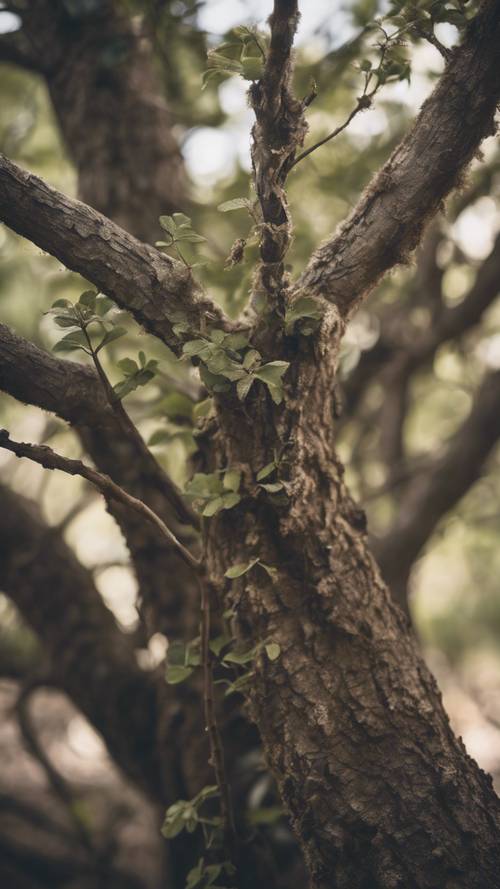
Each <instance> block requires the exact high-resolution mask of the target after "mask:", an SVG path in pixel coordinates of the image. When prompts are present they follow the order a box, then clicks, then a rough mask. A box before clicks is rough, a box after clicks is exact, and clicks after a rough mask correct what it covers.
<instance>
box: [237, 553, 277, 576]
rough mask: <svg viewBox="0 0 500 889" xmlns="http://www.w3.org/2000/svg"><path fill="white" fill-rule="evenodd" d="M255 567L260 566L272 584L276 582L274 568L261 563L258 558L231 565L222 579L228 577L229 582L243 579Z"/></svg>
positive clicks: (275, 569)
mask: <svg viewBox="0 0 500 889" xmlns="http://www.w3.org/2000/svg"><path fill="white" fill-rule="evenodd" d="M255 565H260V567H261V568H263V569H264V571H265V572H266V574H268V575H269V577H270V578H271V580H272V581H273V582H274V581H276V580H277V578H278V569H277V568H274V567H273V566H272V565H266V563H265V562H262V561H261V560H260V559H259V557H258V556H257V557H256V558H254V559H250V560H249V561H248V562H239V563H238V564H237V565H231V567H230V568H228V569H227V571H226V572H225V574H224V577H228V578H229V580H236V578H238V577H243V575H244V574H247V572H248V571H251V569H252V568H254V567H255Z"/></svg>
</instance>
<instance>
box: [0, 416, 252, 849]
mask: <svg viewBox="0 0 500 889" xmlns="http://www.w3.org/2000/svg"><path fill="white" fill-rule="evenodd" d="M0 447H1V448H4V449H5V450H7V451H11V452H12V453H13V454H15V455H16V457H27V458H28V459H30V460H33V462H35V463H39V464H40V466H44V467H45V468H46V469H60V470H61V471H62V472H66V473H67V474H68V475H78V476H81V478H84V479H86V480H87V481H89V482H90V483H91V484H92V485H94V486H95V487H96V488H98V489H99V490H100V491H101V493H102V494H104V495H105V496H107V497H111V498H112V499H114V500H117V501H118V502H120V503H123V504H124V505H125V506H127V507H128V508H130V509H133V510H135V512H137V513H139V514H140V515H142V516H143V517H144V518H146V519H147V520H148V521H149V522H152V523H153V524H154V525H156V527H157V528H159V529H160V531H161V533H162V534H163V536H164V537H165V538H166V539H167V540H168V541H169V543H171V544H172V545H173V546H174V547H175V548H176V549H177V551H178V552H179V555H180V556H181V558H182V559H184V561H185V562H186V563H187V564H188V565H189V566H190V567H191V568H192V569H193V570H194V571H195V573H196V576H197V578H198V583H199V588H200V600H201V637H202V660H203V684H204V691H203V700H204V712H205V724H206V730H207V733H208V739H209V745H210V758H211V761H212V766H213V769H214V773H215V779H216V783H217V787H218V789H219V794H220V811H221V818H222V822H223V825H224V832H225V835H226V839H227V842H228V845H229V846H230V848H231V847H232V846H233V845H234V842H233V841H234V835H235V831H234V819H233V814H232V805H231V796H230V792H229V786H228V782H227V778H226V772H225V767H224V753H223V748H222V742H221V737H220V733H219V728H218V725H217V719H216V715H215V704H214V685H213V675H212V660H211V652H210V587H209V583H208V580H207V578H206V576H205V573H204V569H203V564H202V562H201V560H198V559H196V558H195V557H194V556H193V555H192V554H191V553H190V552H189V550H188V549H186V547H185V546H183V544H182V543H181V542H180V541H179V540H177V537H176V536H175V534H173V533H172V531H171V530H170V529H169V528H168V527H167V526H166V525H165V523H164V522H163V521H162V519H161V518H160V517H159V516H158V515H156V513H155V512H153V510H152V509H150V508H149V506H147V504H146V503H143V502H142V500H138V499H137V498H136V497H132V495H131V494H128V493H127V492H126V491H124V490H123V488H120V487H119V486H118V485H117V484H116V483H115V482H114V481H112V479H110V478H109V476H107V475H104V474H103V473H101V472H98V471H97V470H95V469H92V468H91V467H90V466H86V465H85V464H84V463H82V462H81V461H80V460H72V459H70V458H69V457H63V456H62V455H61V454H57V453H56V452H55V451H53V450H52V448H49V447H47V445H34V444H28V443H26V442H17V441H13V440H12V439H11V438H10V436H9V433H8V431H7V430H6V429H0Z"/></svg>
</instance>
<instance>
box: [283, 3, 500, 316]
mask: <svg viewBox="0 0 500 889" xmlns="http://www.w3.org/2000/svg"><path fill="white" fill-rule="evenodd" d="M499 42H500V9H499V4H498V2H497V0H485V2H484V3H483V4H482V6H481V9H480V11H479V13H478V15H477V16H476V18H475V19H473V21H472V22H471V23H470V25H469V27H468V31H467V34H466V37H465V40H464V42H463V44H462V46H461V47H459V48H458V49H455V50H454V52H453V55H452V58H451V61H450V62H449V64H448V65H447V67H446V70H445V72H444V74H443V76H442V77H441V79H440V81H439V83H438V86H437V87H436V89H435V90H434V92H433V93H432V94H431V95H430V97H429V98H428V99H427V101H426V102H425V104H424V105H423V107H422V110H421V112H420V114H419V116H418V118H417V120H416V121H415V124H414V125H413V127H412V128H411V130H410V131H409V132H408V134H407V136H406V137H405V138H404V139H403V141H402V142H401V143H400V145H399V146H398V147H397V148H396V150H395V151H394V152H393V154H392V155H391V157H390V158H389V160H388V161H387V163H386V164H385V165H384V166H383V167H382V169H381V170H380V172H379V173H378V174H377V176H376V177H375V178H374V179H373V180H372V182H371V183H370V184H369V186H368V188H367V189H366V191H365V193H364V194H363V196H362V197H361V199H360V201H359V203H358V205H357V206H356V207H355V209H354V210H353V212H352V214H351V216H350V217H349V219H348V220H347V221H346V222H345V223H344V224H343V225H342V227H341V229H340V231H339V233H338V234H337V235H334V236H333V237H332V238H331V239H329V240H327V241H326V242H325V243H324V244H323V245H322V246H321V247H320V248H319V250H317V251H316V253H315V254H314V255H313V257H312V259H311V261H310V262H309V265H308V266H307V268H306V270H305V271H304V273H303V274H302V276H301V277H300V279H299V282H298V286H299V288H300V289H302V290H304V291H306V292H309V293H317V294H318V295H321V296H324V297H326V298H327V299H328V300H330V301H331V302H334V303H335V304H336V305H337V306H338V308H339V310H340V312H341V314H342V315H343V316H344V317H350V316H351V315H352V313H353V312H354V311H355V310H356V308H357V307H358V306H359V304H360V303H361V301H362V300H363V299H364V298H366V296H367V295H368V293H369V292H370V291H371V290H372V288H373V287H374V286H375V284H376V283H377V281H378V280H379V279H380V277H381V276H382V275H383V274H384V273H385V272H386V271H387V270H388V269H390V268H392V267H393V266H394V265H395V264H396V263H398V262H404V261H405V260H406V259H408V256H409V254H410V253H411V251H412V250H413V249H414V248H415V247H416V246H417V244H418V242H419V240H420V238H421V235H422V231H423V229H424V227H425V225H426V223H427V222H428V221H429V220H430V218H431V217H432V216H433V215H434V214H435V213H436V211H437V210H438V209H439V208H440V207H441V206H442V202H443V200H444V198H446V196H447V195H448V193H449V192H450V191H451V189H452V188H454V187H456V186H457V185H458V184H459V182H460V178H461V176H462V174H463V171H464V169H465V168H466V167H467V165H468V164H469V163H470V161H471V160H472V158H473V156H474V153H475V151H476V150H477V147H478V145H479V143H480V142H481V141H482V139H484V138H485V137H486V136H489V135H491V134H493V133H494V132H495V124H494V116H495V110H496V107H497V104H498V101H499V98H500V66H499V64H498V45H499Z"/></svg>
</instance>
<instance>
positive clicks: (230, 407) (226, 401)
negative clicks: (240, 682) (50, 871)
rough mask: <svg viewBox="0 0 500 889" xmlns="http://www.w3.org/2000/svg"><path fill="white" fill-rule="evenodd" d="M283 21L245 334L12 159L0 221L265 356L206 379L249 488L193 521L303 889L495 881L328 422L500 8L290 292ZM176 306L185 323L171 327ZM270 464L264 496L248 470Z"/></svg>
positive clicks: (462, 767) (263, 87)
mask: <svg viewBox="0 0 500 889" xmlns="http://www.w3.org/2000/svg"><path fill="white" fill-rule="evenodd" d="M297 15H298V10H297V4H296V3H295V2H293V0H276V2H275V5H274V13H273V15H272V17H271V20H270V25H271V41H270V48H269V52H268V55H267V58H266V64H265V70H264V73H263V76H262V78H261V79H260V80H259V81H256V82H255V83H254V84H253V85H252V87H251V91H250V96H251V103H252V107H253V110H254V112H255V115H256V125H255V127H254V131H253V140H254V142H253V162H254V171H255V184H256V191H257V196H258V199H259V204H260V210H261V213H262V232H261V245H260V247H261V262H260V264H259V267H258V270H257V274H256V275H255V279H254V285H255V290H256V292H257V293H258V294H260V295H262V294H264V295H265V296H266V298H267V301H268V310H267V312H266V313H264V314H263V315H260V316H259V317H257V318H255V319H254V322H253V324H252V326H251V327H250V326H249V324H248V319H247V318H245V319H244V321H242V323H241V324H240V325H235V324H234V323H233V322H231V321H230V320H229V319H228V318H226V317H225V316H224V314H223V312H222V311H221V310H220V309H219V308H218V307H217V306H216V305H214V304H212V303H211V301H210V300H209V299H208V298H207V297H206V296H205V295H204V294H203V292H202V291H201V289H200V287H199V285H198V284H197V283H196V281H195V280H194V277H193V275H192V274H191V272H190V271H188V270H186V268H185V267H183V266H181V265H180V264H179V263H178V262H176V261H175V260H171V259H169V258H168V257H162V256H160V254H158V253H157V252H156V251H155V250H153V249H151V248H148V247H146V246H145V245H142V244H140V243H139V242H138V241H136V240H135V239H134V238H132V237H130V236H128V235H127V234H126V233H125V232H123V231H121V230H120V229H119V228H118V227H117V226H116V225H113V224H112V223H111V222H110V221H109V220H105V219H103V218H102V217H101V216H100V215H99V214H97V213H95V212H93V211H91V210H89V208H87V207H85V206H83V205H81V204H78V203H77V202H74V201H71V200H70V199H68V198H65V197H63V196H61V195H58V194H57V192H55V191H54V190H53V189H50V188H49V187H47V186H46V185H44V183H42V182H41V181H40V180H37V179H36V177H30V176H29V175H28V174H26V173H23V172H22V171H20V170H19V169H18V168H16V167H15V165H13V164H11V163H10V162H9V161H7V160H6V159H0V176H1V179H0V214H1V218H2V219H3V220H5V222H6V223H7V224H8V225H10V226H11V227H12V228H13V229H14V230H15V231H17V232H19V233H21V234H23V235H25V236H27V237H29V238H30V239H31V240H32V241H33V242H34V243H36V244H38V245H39V246H40V247H42V249H46V250H49V251H50V252H52V253H53V254H54V255H55V256H57V257H58V258H59V259H60V260H61V261H63V262H65V263H66V264H67V266H68V267H69V268H72V269H75V270H77V271H79V272H80V273H82V274H85V275H86V276H87V277H88V278H89V280H91V281H92V282H93V283H94V284H95V285H96V287H98V288H99V289H102V290H104V291H105V292H107V293H109V294H110V295H111V296H112V297H113V298H114V299H115V300H116V302H117V303H118V304H119V305H120V306H122V307H124V308H127V309H129V310H130V311H131V313H132V314H133V316H134V317H135V318H136V319H137V320H138V321H139V322H140V323H142V324H143V325H144V326H145V327H146V329H147V330H148V331H149V332H150V333H152V334H154V335H156V336H157V337H158V338H159V339H160V340H162V341H163V342H165V343H167V344H168V345H169V346H170V347H171V348H172V349H173V350H174V352H175V353H176V354H178V355H179V354H182V351H183V346H184V345H185V343H186V342H189V341H191V340H192V339H193V338H196V337H201V336H206V334H207V330H208V332H209V333H210V332H213V331H214V330H217V333H218V335H220V334H221V332H222V333H227V332H228V331H232V330H234V329H238V327H243V326H245V327H246V329H247V330H248V333H249V336H250V339H251V346H252V350H254V351H255V355H253V357H252V355H251V354H250V359H251V361H254V362H256V364H255V365H252V364H251V363H250V365H249V367H252V366H256V367H257V368H262V370H260V377H259V376H254V377H252V378H251V379H250V380H246V377H245V374H246V373H247V372H248V367H245V366H244V365H243V363H242V362H240V365H241V366H239V367H238V368H237V372H238V374H239V375H240V376H239V377H235V378H234V379H231V377H230V376H228V377H227V379H229V380H230V381H231V382H234V380H235V379H239V380H241V379H243V380H245V381H246V382H248V383H249V386H248V388H247V390H246V393H245V397H244V398H242V397H241V391H238V392H236V391H235V387H234V386H233V387H230V386H229V385H228V386H227V387H226V388H227V391H223V392H220V393H219V391H218V390H216V392H215V394H214V405H215V409H216V416H215V418H214V419H210V420H208V421H206V422H203V421H202V431H203V436H202V437H201V438H200V447H201V450H202V455H201V459H202V460H204V463H205V466H204V468H205V469H206V471H208V472H214V471H223V470H226V469H227V468H231V469H232V470H236V471H239V472H241V478H242V482H241V489H240V493H241V502H238V503H237V504H236V505H234V507H233V508H232V509H231V510H230V511H229V510H228V511H222V512H220V513H218V514H217V515H216V516H214V517H213V518H212V519H211V521H210V522H208V523H206V527H205V528H204V555H205V556H206V562H207V569H208V573H209V577H210V581H211V583H212V584H213V585H214V586H215V589H216V590H217V591H218V592H219V598H220V599H221V600H223V604H224V605H225V606H226V607H231V608H232V611H233V612H234V615H235V618H234V624H235V629H236V631H237V633H238V635H239V637H240V639H241V640H242V642H244V643H245V645H248V646H259V645H262V643H265V642H268V641H270V640H272V642H274V643H277V644H278V645H279V649H278V650H279V656H278V657H277V658H276V659H274V660H271V659H269V658H268V657H267V656H266V655H265V654H264V653H263V654H262V655H261V654H258V655H257V656H256V659H255V663H254V666H253V675H252V682H251V684H249V685H248V686H247V689H248V690H247V692H246V697H247V700H248V704H249V707H250V712H251V714H252V716H253V719H254V720H255V723H256V725H257V727H258V729H259V732H260V735H261V738H262V742H263V746H264V751H265V754H266V758H267V761H268V763H269V765H270V767H271V769H272V771H273V773H274V775H275V776H276V779H277V782H278V785H279V789H280V793H281V795H282V798H283V800H284V802H285V804H286V806H287V809H288V811H289V814H290V817H291V820H292V824H293V827H294V829H295V832H296V835H297V837H298V839H299V842H300V844H301V846H302V849H303V851H304V853H305V856H306V860H307V865H308V868H309V873H310V879H311V887H312V889H331V887H332V886H335V887H336V889H413V887H415V889H436V887H437V886H440V887H441V886H443V887H445V886H446V887H448V889H496V887H497V885H498V873H499V872H500V850H499V845H498V836H499V829H500V801H499V800H498V798H497V797H496V796H495V794H494V792H493V789H492V785H491V780H490V779H489V778H488V777H487V776H486V775H485V774H484V773H483V772H482V771H481V770H480V769H479V768H478V766H477V765H476V763H474V762H473V760H472V759H470V757H468V756H467V754H466V752H465V749H464V747H463V745H462V743H461V742H460V740H458V739H456V738H455V737H454V735H453V733H452V732H451V729H450V726H449V722H448V719H447V716H446V714H445V712H444V709H443V706H442V702H441V698H440V695H439V692H438V690H437V688H436V685H435V682H434V680H433V679H432V677H431V675H430V674H429V672H428V670H427V669H426V667H425V665H424V663H423V662H422V659H421V657H420V654H419V652H418V649H417V646H416V643H415V640H414V638H413V635H412V633H411V631H410V630H409V628H408V624H407V621H406V618H405V617H404V615H403V614H402V613H401V611H400V610H399V609H398V608H397V607H396V605H395V604H394V603H393V602H392V600H391V597H390V594H389V592H388V590H387V588H386V586H385V585H384V583H383V582H382V580H381V578H380V575H379V572H378V569H377V566H376V564H375V562H374V559H373V558H372V556H371V554H370V551H369V549H368V547H367V543H366V532H365V517H364V513H363V511H362V510H361V509H360V508H359V507H358V506H357V505H356V504H355V502H354V501H353V499H352V497H351V496H350V494H349V492H348V490H347V488H346V486H345V483H344V480H343V474H344V470H343V466H342V464H341V463H340V461H339V459H338V457H337V455H336V452H335V423H334V419H333V418H334V417H335V415H336V404H335V395H334V381H335V374H336V370H337V366H338V357H339V350H340V344H341V340H342V337H343V335H344V333H345V329H346V325H347V323H348V322H349V320H350V318H351V316H352V314H353V313H354V311H355V310H356V308H357V307H358V306H359V305H360V304H361V302H362V300H363V299H364V298H365V297H366V296H367V294H368V293H369V291H370V290H371V289H372V288H373V287H374V286H375V284H376V282H377V281H378V280H379V279H380V277H381V275H382V274H383V273H384V272H385V271H387V270H388V269H389V268H391V267H392V266H394V265H395V264H396V263H397V262H400V261H402V260H405V259H406V258H407V256H408V253H409V251H411V249H413V248H414V247H415V246H416V244H417V243H418V240H419V238H420V236H421V233H422V231H423V228H424V225H425V223H426V221H427V220H428V219H429V218H430V217H431V216H432V215H433V214H434V213H435V212H436V211H437V210H438V208H439V206H440V204H441V202H442V201H443V200H444V198H445V197H446V195H447V194H448V192H449V191H450V189H451V188H453V187H454V186H455V185H456V184H457V183H458V182H459V181H460V177H461V175H462V174H463V171H464V169H465V168H466V167H467V165H468V164H469V163H470V161H471V159H472V156H473V154H474V152H476V150H477V148H478V145H479V143H480V142H481V139H482V138H483V137H484V136H485V135H487V134H488V133H490V132H491V131H492V128H493V118H494V113H495V108H496V105H497V103H498V99H499V97H500V71H499V67H498V45H499V41H500V8H499V3H498V0H486V2H485V3H483V4H482V6H481V9H480V12H479V14H478V16H477V17H476V19H475V20H473V22H472V23H471V24H470V26H469V28H468V31H467V33H466V36H465V39H464V42H463V45H462V47H461V48H460V49H459V50H456V51H455V52H454V54H453V56H452V58H451V60H450V62H449V64H448V66H447V69H446V72H445V74H444V76H443V78H442V80H441V81H440V82H439V84H438V86H437V87H436V89H435V91H434V93H433V94H432V96H431V97H430V98H429V99H428V100H427V102H426V103H425V105H424V107H423V109H422V112H421V114H420V116H419V118H418V119H417V121H416V123H415V125H414V127H413V129H412V130H411V132H410V133H409V134H408V135H407V136H406V138H405V139H404V140H403V142H402V143H401V145H400V146H399V147H398V148H397V149H396V151H395V152H394V154H393V155H392V157H391V158H390V159H389V161H388V162H387V164H386V165H385V167H384V168H383V169H382V171H381V172H380V173H379V174H378V176H377V177H376V178H375V179H374V181H373V183H372V184H371V185H370V186H369V188H368V190H367V191H366V193H365V194H364V195H363V196H362V198H361V200H360V202H359V204H358V206H357V207H356V208H355V210H354V211H353V213H352V215H351V216H350V218H349V219H348V220H347V221H346V223H345V225H344V227H343V228H342V230H341V231H340V232H339V233H338V234H336V235H335V236H332V237H331V238H330V239H329V240H328V241H327V242H326V243H325V244H324V245H323V246H322V247H321V248H320V249H319V250H318V251H317V252H316V253H315V254H314V255H313V257H312V258H311V261H310V262H309V264H308V266H307V268H306V269H305V271H304V273H303V274H302V276H301V277H300V278H299V279H298V281H297V282H296V283H295V284H291V283H290V281H289V279H288V277H287V276H286V274H285V266H284V263H285V256H286V251H287V248H288V246H289V244H290V241H291V221H290V214H289V210H288V206H287V202H286V195H285V191H284V186H285V182H286V176H287V173H288V172H289V171H290V170H291V168H292V166H294V164H295V163H296V161H297V153H298V150H299V149H300V147H301V145H302V142H303V140H304V136H305V133H306V123H305V120H304V117H303V113H304V110H305V106H304V103H300V102H298V101H297V100H296V99H295V98H294V97H293V95H292V94H291V91H290V81H291V71H292V69H291V48H292V42H293V37H294V33H295V28H296V24H297ZM464 116H465V119H464ZM139 284H140V286H138V285H139ZM304 296H308V297H309V298H310V297H311V296H312V297H313V298H314V300H315V305H316V308H317V312H318V314H319V317H320V323H319V324H318V328H317V330H316V331H315V332H314V333H313V335H312V336H308V337H305V336H301V334H300V331H299V330H294V329H293V325H292V329H291V330H290V329H287V328H286V327H285V325H284V324H283V316H284V315H285V313H286V311H287V309H290V307H292V306H293V304H294V302H296V301H297V300H299V299H302V298H303V297H304ZM179 306H182V311H183V315H184V317H185V319H186V322H185V327H186V329H187V331H188V332H186V329H185V330H182V331H181V333H180V334H179V333H177V331H176V329H175V327H176V324H175V316H176V309H178V308H179ZM247 354H249V353H247ZM256 356H257V357H256ZM245 358H246V356H245ZM198 360H200V361H202V359H198ZM266 362H267V363H268V369H269V367H274V369H276V368H277V367H280V368H281V369H282V370H283V372H285V369H286V377H285V386H284V397H283V399H281V397H277V392H276V388H277V387H276V385H275V383H273V384H272V385H264V383H266V374H265V372H264V370H263V369H264V368H265V367H266ZM273 362H278V364H274V365H273V364H272V363H273ZM234 363H238V362H236V359H233V364H234ZM232 371H233V372H234V367H233V368H232ZM273 373H274V372H273ZM249 375H250V374H249ZM272 378H273V379H274V380H275V379H276V377H275V374H274V376H273V377H272ZM268 382H269V370H268ZM11 388H12V384H11ZM271 395H272V396H273V397H271ZM490 407H491V405H490ZM276 455H278V456H276ZM273 459H274V460H275V461H276V468H275V472H276V476H275V478H276V481H275V483H274V485H275V487H274V489H271V490H269V488H266V486H262V485H259V484H257V476H258V473H259V472H260V471H261V470H262V469H263V467H264V466H266V465H267V464H269V462H270V460H273ZM252 559H258V560H259V562H260V563H262V564H254V566H253V567H252V568H251V570H249V571H248V572H247V573H245V574H244V575H243V576H242V577H241V578H239V579H238V580H236V581H234V582H232V583H229V581H228V580H227V579H226V577H225V573H226V571H227V569H228V567H230V566H233V565H235V564H240V563H248V562H249V561H250V560H252ZM262 565H265V566H266V568H263V567H262ZM266 569H267V570H266ZM243 879H244V878H243Z"/></svg>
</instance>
